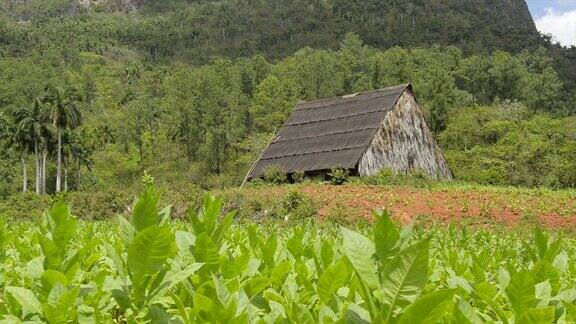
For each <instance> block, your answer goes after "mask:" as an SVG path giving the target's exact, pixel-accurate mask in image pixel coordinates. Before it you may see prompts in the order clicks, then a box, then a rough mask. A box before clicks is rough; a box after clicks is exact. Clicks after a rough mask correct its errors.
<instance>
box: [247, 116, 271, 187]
mask: <svg viewBox="0 0 576 324" xmlns="http://www.w3.org/2000/svg"><path fill="white" fill-rule="evenodd" d="M274 138H276V127H274V131H272V137H271V138H270V140H269V141H268V145H266V147H265V148H264V149H263V150H262V152H260V155H258V158H257V159H256V161H254V163H252V166H251V167H250V170H248V173H246V176H245V177H244V180H242V184H241V185H240V188H242V187H244V184H245V183H246V181H248V176H249V175H250V172H252V170H254V168H255V167H256V163H258V161H260V159H261V158H262V156H263V155H264V152H266V150H267V149H268V147H270V144H272V141H274Z"/></svg>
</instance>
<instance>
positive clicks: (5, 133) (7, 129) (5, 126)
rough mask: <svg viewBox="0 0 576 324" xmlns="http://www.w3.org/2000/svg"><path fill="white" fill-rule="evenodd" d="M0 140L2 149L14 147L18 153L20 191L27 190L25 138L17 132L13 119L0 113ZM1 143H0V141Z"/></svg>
mask: <svg viewBox="0 0 576 324" xmlns="http://www.w3.org/2000/svg"><path fill="white" fill-rule="evenodd" d="M0 140H2V141H3V142H4V143H3V145H2V146H3V147H4V150H6V151H8V149H10V148H14V149H15V150H16V151H18V152H19V153H20V161H21V162H22V191H23V192H26V191H28V174H27V172H26V171H27V169H26V153H27V152H26V139H25V137H23V136H21V134H18V132H17V126H16V124H15V123H14V120H13V119H9V118H8V117H6V116H4V115H0ZM0 144H1V143H0Z"/></svg>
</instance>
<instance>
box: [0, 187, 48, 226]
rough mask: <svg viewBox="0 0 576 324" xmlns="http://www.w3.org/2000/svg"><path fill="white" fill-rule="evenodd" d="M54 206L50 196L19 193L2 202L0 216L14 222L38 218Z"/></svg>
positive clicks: (0, 202)
mask: <svg viewBox="0 0 576 324" xmlns="http://www.w3.org/2000/svg"><path fill="white" fill-rule="evenodd" d="M51 205H52V198H51V197H50V196H47V195H45V196H37V195H36V194H35V193H33V192H30V191H28V192H18V193H15V194H12V195H10V196H8V197H6V199H4V200H2V201H0V215H3V216H5V217H7V218H9V219H12V220H31V219H35V218H38V217H39V216H40V215H42V213H43V212H44V211H45V210H47V209H48V208H49V207H50V206H51Z"/></svg>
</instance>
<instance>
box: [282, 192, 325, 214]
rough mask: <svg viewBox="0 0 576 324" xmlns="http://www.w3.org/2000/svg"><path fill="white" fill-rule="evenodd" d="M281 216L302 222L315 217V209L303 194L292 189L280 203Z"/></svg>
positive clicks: (312, 203)
mask: <svg viewBox="0 0 576 324" xmlns="http://www.w3.org/2000/svg"><path fill="white" fill-rule="evenodd" d="M281 205H282V207H281V212H280V214H281V215H286V217H288V218H290V219H295V220H303V219H308V218H311V217H314V216H316V215H317V208H316V205H315V204H314V202H313V201H312V199H311V198H310V197H308V196H307V195H306V194H305V193H303V192H301V191H299V190H297V189H293V190H290V191H288V193H287V194H286V195H285V196H284V198H283V199H282V201H281Z"/></svg>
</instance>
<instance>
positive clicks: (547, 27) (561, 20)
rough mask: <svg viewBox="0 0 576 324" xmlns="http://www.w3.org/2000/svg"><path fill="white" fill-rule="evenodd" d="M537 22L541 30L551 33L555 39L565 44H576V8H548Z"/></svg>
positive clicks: (537, 26)
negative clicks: (559, 9)
mask: <svg viewBox="0 0 576 324" xmlns="http://www.w3.org/2000/svg"><path fill="white" fill-rule="evenodd" d="M535 23H536V28H538V30H539V31H540V32H542V33H544V34H551V35H552V38H553V40H554V41H557V42H559V43H560V44H562V45H564V46H570V45H576V10H570V11H565V12H559V11H556V10H554V8H547V9H546V13H545V14H544V15H543V16H542V17H539V18H537V19H536V21H535Z"/></svg>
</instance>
